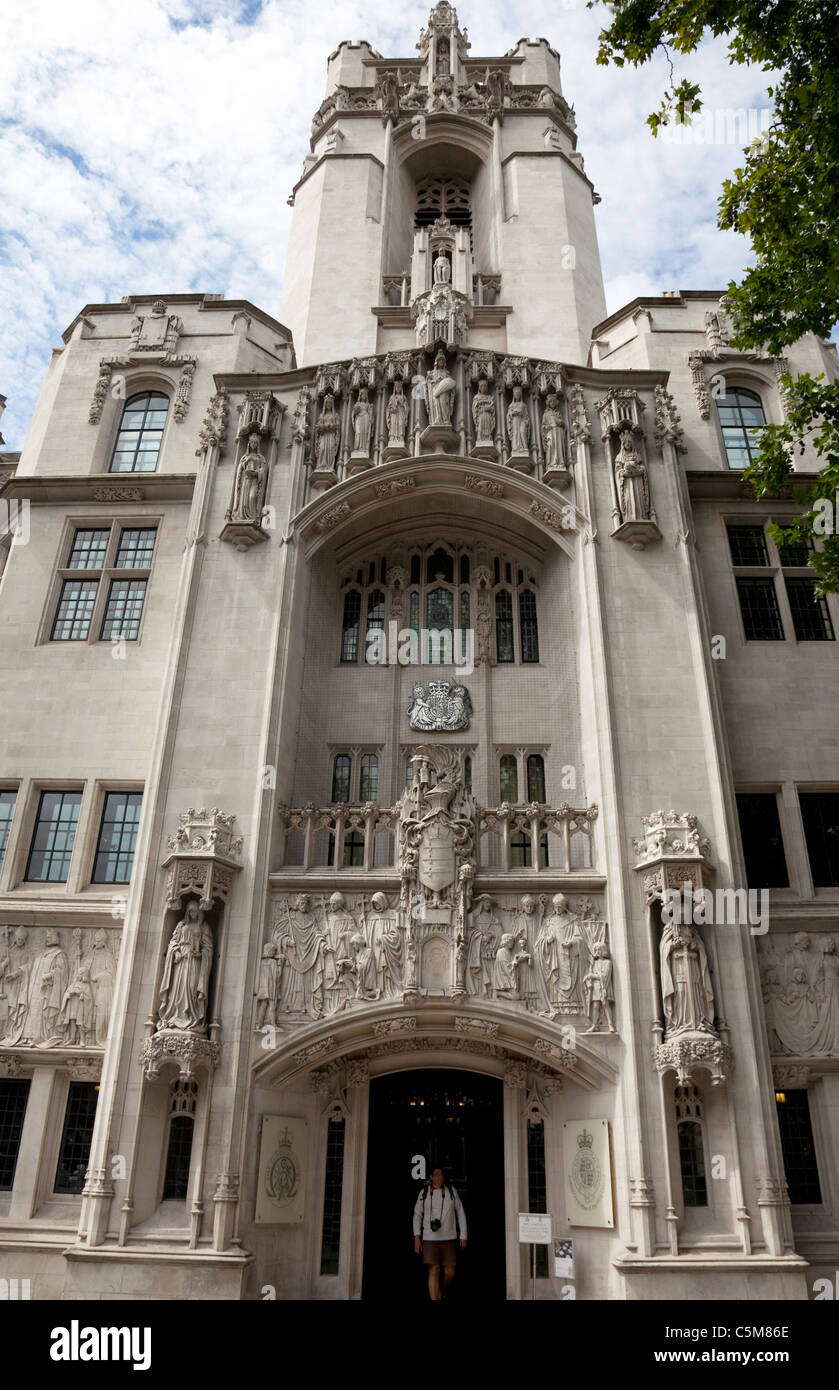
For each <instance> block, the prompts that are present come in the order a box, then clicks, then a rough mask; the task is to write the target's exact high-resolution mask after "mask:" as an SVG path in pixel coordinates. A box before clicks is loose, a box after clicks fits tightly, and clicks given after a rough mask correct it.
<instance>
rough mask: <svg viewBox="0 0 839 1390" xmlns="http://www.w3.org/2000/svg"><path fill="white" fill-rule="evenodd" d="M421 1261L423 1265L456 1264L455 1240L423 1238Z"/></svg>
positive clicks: (450, 1265)
mask: <svg viewBox="0 0 839 1390" xmlns="http://www.w3.org/2000/svg"><path fill="white" fill-rule="evenodd" d="M422 1262H423V1264H424V1265H448V1267H449V1268H452V1266H453V1265H456V1264H457V1241H456V1240H424V1241H423V1243H422Z"/></svg>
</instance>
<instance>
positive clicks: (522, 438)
mask: <svg viewBox="0 0 839 1390" xmlns="http://www.w3.org/2000/svg"><path fill="white" fill-rule="evenodd" d="M507 434H508V436H509V440H510V455H511V457H512V458H517V457H518V458H529V457H530V451H529V447H528V445H529V441H530V419H529V416H528V413H527V404H526V402H525V400H524V398H523V395H522V389H521V387H520V386H514V387H513V399H512V400H511V401H510V404H509V405H508V407H507Z"/></svg>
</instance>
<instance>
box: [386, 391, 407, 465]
mask: <svg viewBox="0 0 839 1390" xmlns="http://www.w3.org/2000/svg"><path fill="white" fill-rule="evenodd" d="M386 419H387V442H388V445H389V446H390V447H391V448H394V449H404V447H405V431H406V429H407V428H408V402H407V400H406V399H405V392H404V389H403V386H402V382H401V381H399V380H398V379H397V380H396V381H395V382H394V383H393V395H392V396H391V398H390V400H389V401H388V403H387V414H386Z"/></svg>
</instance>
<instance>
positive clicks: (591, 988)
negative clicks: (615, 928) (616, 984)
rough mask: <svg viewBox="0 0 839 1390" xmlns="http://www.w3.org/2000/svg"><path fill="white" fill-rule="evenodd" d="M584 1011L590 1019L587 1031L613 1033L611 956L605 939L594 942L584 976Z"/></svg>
mask: <svg viewBox="0 0 839 1390" xmlns="http://www.w3.org/2000/svg"><path fill="white" fill-rule="evenodd" d="M584 984H585V990H586V1013H587V1014H588V1016H589V1018H590V1019H591V1024H590V1025H589V1028H588V1032H589V1033H596V1032H606V1033H614V1031H615V1025H614V1023H613V1021H612V1000H613V999H614V994H613V992H612V958H611V956H610V955H609V948H608V946H607V945H606V942H605V941H598V942H596V943H595V945H594V947H593V950H592V962H591V965H590V966H589V969H588V971H587V973H586V977H585V981H584Z"/></svg>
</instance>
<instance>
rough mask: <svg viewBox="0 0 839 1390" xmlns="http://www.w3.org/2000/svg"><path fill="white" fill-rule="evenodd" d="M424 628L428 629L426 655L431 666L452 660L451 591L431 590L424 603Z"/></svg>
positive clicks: (452, 613)
mask: <svg viewBox="0 0 839 1390" xmlns="http://www.w3.org/2000/svg"><path fill="white" fill-rule="evenodd" d="M425 626H426V627H427V628H428V653H427V657H426V659H427V660H428V661H429V662H430V663H431V664H432V665H435V664H443V663H448V662H450V661H451V660H452V644H453V641H454V595H453V594H452V591H451V589H439V588H438V589H431V590H430V591H429V593H428V596H427V598H426V601H425Z"/></svg>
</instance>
